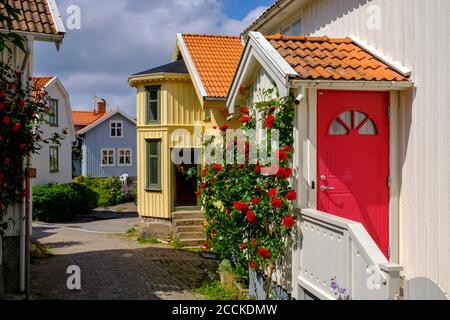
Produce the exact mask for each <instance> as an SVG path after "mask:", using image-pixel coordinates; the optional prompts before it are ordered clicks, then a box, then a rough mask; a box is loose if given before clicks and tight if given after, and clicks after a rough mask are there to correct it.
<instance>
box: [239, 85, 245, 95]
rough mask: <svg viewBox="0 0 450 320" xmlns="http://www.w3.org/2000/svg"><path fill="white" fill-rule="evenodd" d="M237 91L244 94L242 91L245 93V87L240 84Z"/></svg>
mask: <svg viewBox="0 0 450 320" xmlns="http://www.w3.org/2000/svg"><path fill="white" fill-rule="evenodd" d="M239 93H240V94H244V93H245V87H244V86H242V85H241V86H240V87H239Z"/></svg>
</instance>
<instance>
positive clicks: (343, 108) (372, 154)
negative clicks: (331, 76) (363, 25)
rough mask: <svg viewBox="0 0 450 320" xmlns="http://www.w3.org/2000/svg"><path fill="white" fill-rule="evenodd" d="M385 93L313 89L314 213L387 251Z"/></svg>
mask: <svg viewBox="0 0 450 320" xmlns="http://www.w3.org/2000/svg"><path fill="white" fill-rule="evenodd" d="M388 107H389V94H388V93H386V92H357V91H330V90H319V91H318V110H317V118H318V126H317V127H318V135H317V137H318V146H317V149H318V150H317V155H318V157H317V158H318V184H317V187H318V209H319V210H320V211H323V212H327V213H330V214H333V215H336V216H339V217H342V218H346V219H349V220H353V221H357V222H361V223H362V224H363V225H364V227H365V228H366V230H367V231H368V232H369V234H370V235H371V236H372V238H373V239H374V240H375V242H376V243H377V245H378V246H379V248H380V249H381V250H382V251H383V253H384V255H385V256H386V257H388V248H389V185H388V181H389V116H388Z"/></svg>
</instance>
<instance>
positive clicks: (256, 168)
mask: <svg viewBox="0 0 450 320" xmlns="http://www.w3.org/2000/svg"><path fill="white" fill-rule="evenodd" d="M261 169H262V166H260V165H259V164H257V165H256V167H255V171H256V173H257V174H261Z"/></svg>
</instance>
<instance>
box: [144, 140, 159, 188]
mask: <svg viewBox="0 0 450 320" xmlns="http://www.w3.org/2000/svg"><path fill="white" fill-rule="evenodd" d="M146 148H147V174H146V178H147V181H146V184H145V185H146V190H147V191H156V192H161V140H160V139H150V140H146ZM155 160H156V161H155ZM153 166H156V167H153Z"/></svg>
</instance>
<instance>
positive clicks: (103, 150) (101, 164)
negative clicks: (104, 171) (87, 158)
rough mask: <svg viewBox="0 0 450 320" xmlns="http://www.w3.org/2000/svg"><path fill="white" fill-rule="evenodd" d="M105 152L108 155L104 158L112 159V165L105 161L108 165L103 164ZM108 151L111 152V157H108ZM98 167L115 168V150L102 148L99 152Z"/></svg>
mask: <svg viewBox="0 0 450 320" xmlns="http://www.w3.org/2000/svg"><path fill="white" fill-rule="evenodd" d="M105 151H106V152H107V153H108V154H107V155H106V157H107V158H108V160H109V158H112V160H113V163H112V164H109V161H107V162H108V164H103V152H105ZM110 151H112V152H113V154H112V156H110V155H109V152H110ZM100 166H102V167H115V166H116V149H112V148H103V149H101V150H100Z"/></svg>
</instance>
